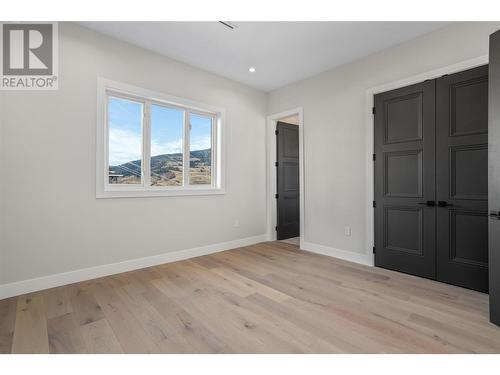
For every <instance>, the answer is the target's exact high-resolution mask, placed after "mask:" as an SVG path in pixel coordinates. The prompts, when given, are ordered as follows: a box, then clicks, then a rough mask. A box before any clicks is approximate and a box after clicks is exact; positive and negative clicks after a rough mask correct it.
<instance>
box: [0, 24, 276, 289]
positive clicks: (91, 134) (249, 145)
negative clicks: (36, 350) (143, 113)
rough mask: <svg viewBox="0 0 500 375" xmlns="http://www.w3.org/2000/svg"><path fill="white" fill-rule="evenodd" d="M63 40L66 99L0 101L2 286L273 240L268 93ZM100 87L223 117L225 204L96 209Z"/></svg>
mask: <svg viewBox="0 0 500 375" xmlns="http://www.w3.org/2000/svg"><path fill="white" fill-rule="evenodd" d="M59 30H60V36H59V39H60V48H59V51H60V60H59V66H60V82H59V87H60V88H59V90H58V91H53V92H49V91H43V92H28V91H24V92H3V93H1V94H0V95H1V96H0V99H2V100H3V101H4V103H3V108H2V107H0V110H1V113H0V120H1V121H2V128H1V129H0V142H1V143H0V178H1V180H0V181H1V186H0V188H1V191H0V196H1V197H2V200H3V201H0V205H2V206H0V208H1V210H0V220H1V221H0V228H1V232H0V235H1V237H0V246H1V247H0V262H1V263H0V284H6V283H12V282H16V281H20V280H26V279H31V278H36V277H40V276H44V275H51V274H57V273H61V272H66V271H72V270H77V269H81V268H86V267H92V266H97V265H104V264H109V263H115V262H120V261H125V260H128V259H134V258H140V257H147V256H153V255H157V254H162V253H167V252H174V251H177V250H182V249H189V248H194V247H199V246H205V245H210V244H216V243H221V242H225V241H231V240H236V239H242V238H247V237H252V236H257V235H263V234H264V233H265V232H266V227H265V217H266V212H265V210H266V207H265V204H266V203H265V202H266V199H265V197H266V195H265V194H266V191H265V115H266V99H267V95H266V94H265V93H263V92H259V91H257V90H253V89H250V88H248V87H246V86H244V85H241V84H238V83H235V82H232V81H230V80H227V79H225V78H222V77H218V76H215V75H213V74H209V73H206V72H203V71H201V70H198V69H195V68H193V67H189V66H187V65H185V64H182V63H179V62H176V61H173V60H170V59H168V58H165V57H162V56H160V55H156V54H154V53H151V52H148V51H146V50H143V49H140V48H137V47H134V46H132V45H130V44H127V43H123V42H119V41H116V40H113V39H111V38H108V37H105V36H102V35H100V34H97V33H95V32H93V31H90V30H88V29H85V28H83V27H81V26H78V25H74V24H60V28H59ZM99 76H100V77H105V78H109V79H112V80H116V81H121V82H125V83H130V84H133V85H136V86H139V87H144V88H147V89H151V90H155V91H159V92H164V93H167V94H171V95H175V96H179V97H183V98H187V99H192V100H195V101H200V102H202V103H207V104H211V105H215V106H219V107H223V108H225V109H226V114H227V122H226V140H227V143H226V146H227V160H226V168H227V169H226V171H227V174H226V188H227V193H226V194H225V195H222V196H196V197H165V198H128V199H96V197H95V154H96V153H95V141H96V134H95V129H96V84H97V77H99ZM235 219H239V223H240V226H239V227H238V228H234V227H233V222H234V220H235Z"/></svg>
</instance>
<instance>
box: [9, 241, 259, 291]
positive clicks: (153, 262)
mask: <svg viewBox="0 0 500 375" xmlns="http://www.w3.org/2000/svg"><path fill="white" fill-rule="evenodd" d="M266 239H267V236H266V235H265V234H262V235H259V236H254V237H247V238H242V239H239V240H234V241H228V242H222V243H218V244H213V245H208V246H202V247H196V248H192V249H186V250H180V251H174V252H171V253H164V254H160V255H154V256H150V257H145V258H138V259H131V260H126V261H123V262H118V263H112V264H104V265H101V266H95V267H90V268H83V269H79V270H75V271H69V272H63V273H58V274H55V275H49V276H43V277H38V278H35V279H29V280H23V281H17V282H14V283H10V284H3V285H0V299H4V298H9V297H14V296H19V295H21V294H26V293H31V292H36V291H39V290H43V289H49V288H54V287H57V286H62V285H67V284H72V283H77V282H80V281H85V280H91V279H96V278H99V277H103V276H109V275H114V274H117V273H121V272H127V271H133V270H137V269H140V268H145V267H151V266H157V265H159V264H164V263H170V262H176V261H178V260H183V259H189V258H194V257H198V256H201V255H207V254H213V253H217V252H220V251H225V250H230V249H234V248H238V247H243V246H250V245H254V244H256V243H259V242H264V241H266Z"/></svg>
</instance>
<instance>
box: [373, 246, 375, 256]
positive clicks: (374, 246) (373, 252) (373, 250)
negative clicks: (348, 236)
mask: <svg viewBox="0 0 500 375" xmlns="http://www.w3.org/2000/svg"><path fill="white" fill-rule="evenodd" d="M373 254H375V246H373Z"/></svg>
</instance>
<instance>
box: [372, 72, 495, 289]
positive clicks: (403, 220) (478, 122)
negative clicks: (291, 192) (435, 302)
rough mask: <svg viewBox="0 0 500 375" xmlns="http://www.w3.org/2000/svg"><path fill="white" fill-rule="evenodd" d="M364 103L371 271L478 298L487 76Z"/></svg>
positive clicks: (482, 273) (464, 76) (484, 230)
mask: <svg viewBox="0 0 500 375" xmlns="http://www.w3.org/2000/svg"><path fill="white" fill-rule="evenodd" d="M374 100H375V109H374V112H375V115H374V116H375V122H374V124H375V156H374V159H375V162H374V164H375V165H374V176H375V202H374V205H375V208H374V210H375V249H374V251H375V265H376V266H378V267H384V268H389V269H392V270H396V271H401V272H405V273H409V274H413V275H417V276H422V277H426V278H430V279H435V280H439V281H442V282H446V283H450V284H455V285H459V286H462V287H466V288H470V289H475V290H479V291H483V292H488V213H487V209H488V67H487V66H482V67H479V68H474V69H471V70H467V71H464V72H460V73H456V74H451V75H446V76H443V77H441V78H438V79H433V80H427V81H425V82H422V83H418V84H415V85H411V86H408V87H404V88H401V89H397V90H393V91H389V92H385V93H382V94H377V95H375V97H374Z"/></svg>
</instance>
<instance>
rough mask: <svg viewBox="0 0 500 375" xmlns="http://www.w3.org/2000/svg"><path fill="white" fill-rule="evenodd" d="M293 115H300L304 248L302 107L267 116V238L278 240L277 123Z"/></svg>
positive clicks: (301, 206)
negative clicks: (276, 196)
mask: <svg viewBox="0 0 500 375" xmlns="http://www.w3.org/2000/svg"><path fill="white" fill-rule="evenodd" d="M293 115H298V116H299V125H298V127H299V185H300V186H299V194H300V196H299V206H300V208H299V209H300V248H301V249H302V246H303V243H304V242H305V238H304V228H305V225H304V224H305V223H304V218H305V211H304V191H305V186H304V111H303V109H302V107H297V108H294V109H290V110H288V111H284V112H280V113H276V114H273V115H269V116H267V121H266V143H267V145H266V150H267V153H266V159H267V162H266V165H267V168H266V169H267V210H266V211H267V232H266V233H267V234H266V235H267V239H268V241H274V240H276V238H277V236H276V231H275V230H274V228H275V227H276V223H277V221H278V220H277V214H278V210H277V204H276V198H275V197H274V194H276V178H277V176H276V166H275V163H276V134H275V133H274V132H275V130H276V123H277V122H278V120H280V119H282V118H284V117H289V116H293Z"/></svg>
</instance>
